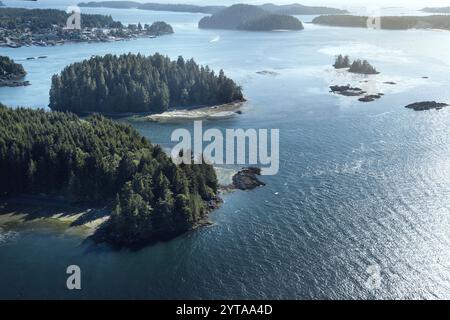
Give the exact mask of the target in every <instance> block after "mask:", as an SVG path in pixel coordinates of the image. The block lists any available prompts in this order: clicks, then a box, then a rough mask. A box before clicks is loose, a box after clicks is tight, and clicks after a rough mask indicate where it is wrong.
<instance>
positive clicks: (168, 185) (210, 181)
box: [0, 105, 220, 247]
mask: <svg viewBox="0 0 450 320" xmlns="http://www.w3.org/2000/svg"><path fill="white" fill-rule="evenodd" d="M0 141H1V143H0V177H2V183H1V184H0V197H10V196H19V195H46V196H48V197H55V196H59V197H63V198H64V199H67V201H70V202H71V203H73V204H81V203H85V204H89V205H90V207H91V208H96V207H105V206H106V207H108V208H110V211H111V214H110V217H109V219H105V220H106V221H105V222H104V224H103V225H102V226H100V229H99V231H98V232H99V235H100V236H99V237H98V239H101V240H102V241H107V242H109V243H112V244H115V245H119V246H127V247H129V246H130V247H131V246H136V245H142V244H146V243H148V242H150V241H155V240H165V239H170V238H172V237H175V236H177V235H179V234H181V233H183V232H186V231H188V230H190V229H192V228H195V227H197V226H198V225H200V224H202V223H204V221H205V218H206V216H207V214H208V212H210V211H211V210H213V209H214V208H216V207H217V206H218V204H219V202H220V201H219V198H218V196H217V194H218V182H217V177H216V173H215V171H214V168H213V167H212V166H211V165H208V164H201V165H198V164H196V165H193V164H183V165H176V164H174V163H173V162H172V160H171V159H170V158H169V157H168V156H167V155H166V154H165V152H164V151H163V149H162V148H161V147H159V146H157V145H153V144H151V143H150V142H149V141H148V140H147V139H145V138H144V137H142V136H141V135H140V134H139V133H138V132H137V131H136V130H135V129H133V128H132V127H131V126H129V125H125V124H120V123H117V122H114V121H112V120H108V119H106V118H103V117H102V116H99V115H95V116H91V117H88V118H85V119H80V118H78V117H77V116H75V115H74V114H71V113H60V112H46V111H44V110H31V109H22V108H19V109H9V108H7V107H5V106H2V105H0Z"/></svg>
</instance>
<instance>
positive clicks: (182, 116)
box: [144, 101, 245, 122]
mask: <svg viewBox="0 0 450 320" xmlns="http://www.w3.org/2000/svg"><path fill="white" fill-rule="evenodd" d="M244 103H245V101H242V102H235V103H229V104H223V105H219V106H212V107H202V108H195V109H183V110H173V111H166V112H163V113H160V114H153V115H149V116H146V117H144V119H145V120H148V121H155V122H181V121H186V120H221V119H228V118H232V117H235V116H236V115H238V114H240V112H241V109H242V107H243V105H244Z"/></svg>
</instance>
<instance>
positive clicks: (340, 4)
mask: <svg viewBox="0 0 450 320" xmlns="http://www.w3.org/2000/svg"><path fill="white" fill-rule="evenodd" d="M38 1H41V2H45V3H51V2H55V3H58V2H60V1H61V2H64V3H71V4H76V3H79V2H83V1H84V2H87V1H101V0H38ZM134 1H139V2H158V3H189V4H203V5H207V4H222V5H230V4H234V3H249V4H261V3H266V2H272V3H278V4H287V3H301V4H305V5H315V6H332V7H336V8H349V7H366V6H382V7H408V8H413V9H417V8H423V7H444V6H450V0H245V1H239V0H134ZM4 2H6V3H8V2H9V1H8V0H4ZM11 2H12V1H11ZM14 2H16V3H17V1H14Z"/></svg>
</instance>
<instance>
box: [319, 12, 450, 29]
mask: <svg viewBox="0 0 450 320" xmlns="http://www.w3.org/2000/svg"><path fill="white" fill-rule="evenodd" d="M368 20H370V18H368V17H363V16H350V15H329V16H320V17H317V18H314V19H313V21H312V22H313V23H315V24H321V25H327V26H335V27H358V28H367V21H368ZM380 21H381V24H380V27H381V29H387V30H407V29H443V30H450V16H448V15H434V16H423V17H419V16H417V17H413V16H385V17H381V19H380Z"/></svg>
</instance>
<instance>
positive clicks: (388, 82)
mask: <svg viewBox="0 0 450 320" xmlns="http://www.w3.org/2000/svg"><path fill="white" fill-rule="evenodd" d="M383 83H384V84H391V85H394V84H397V83H395V82H394V81H386V82H383Z"/></svg>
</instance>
